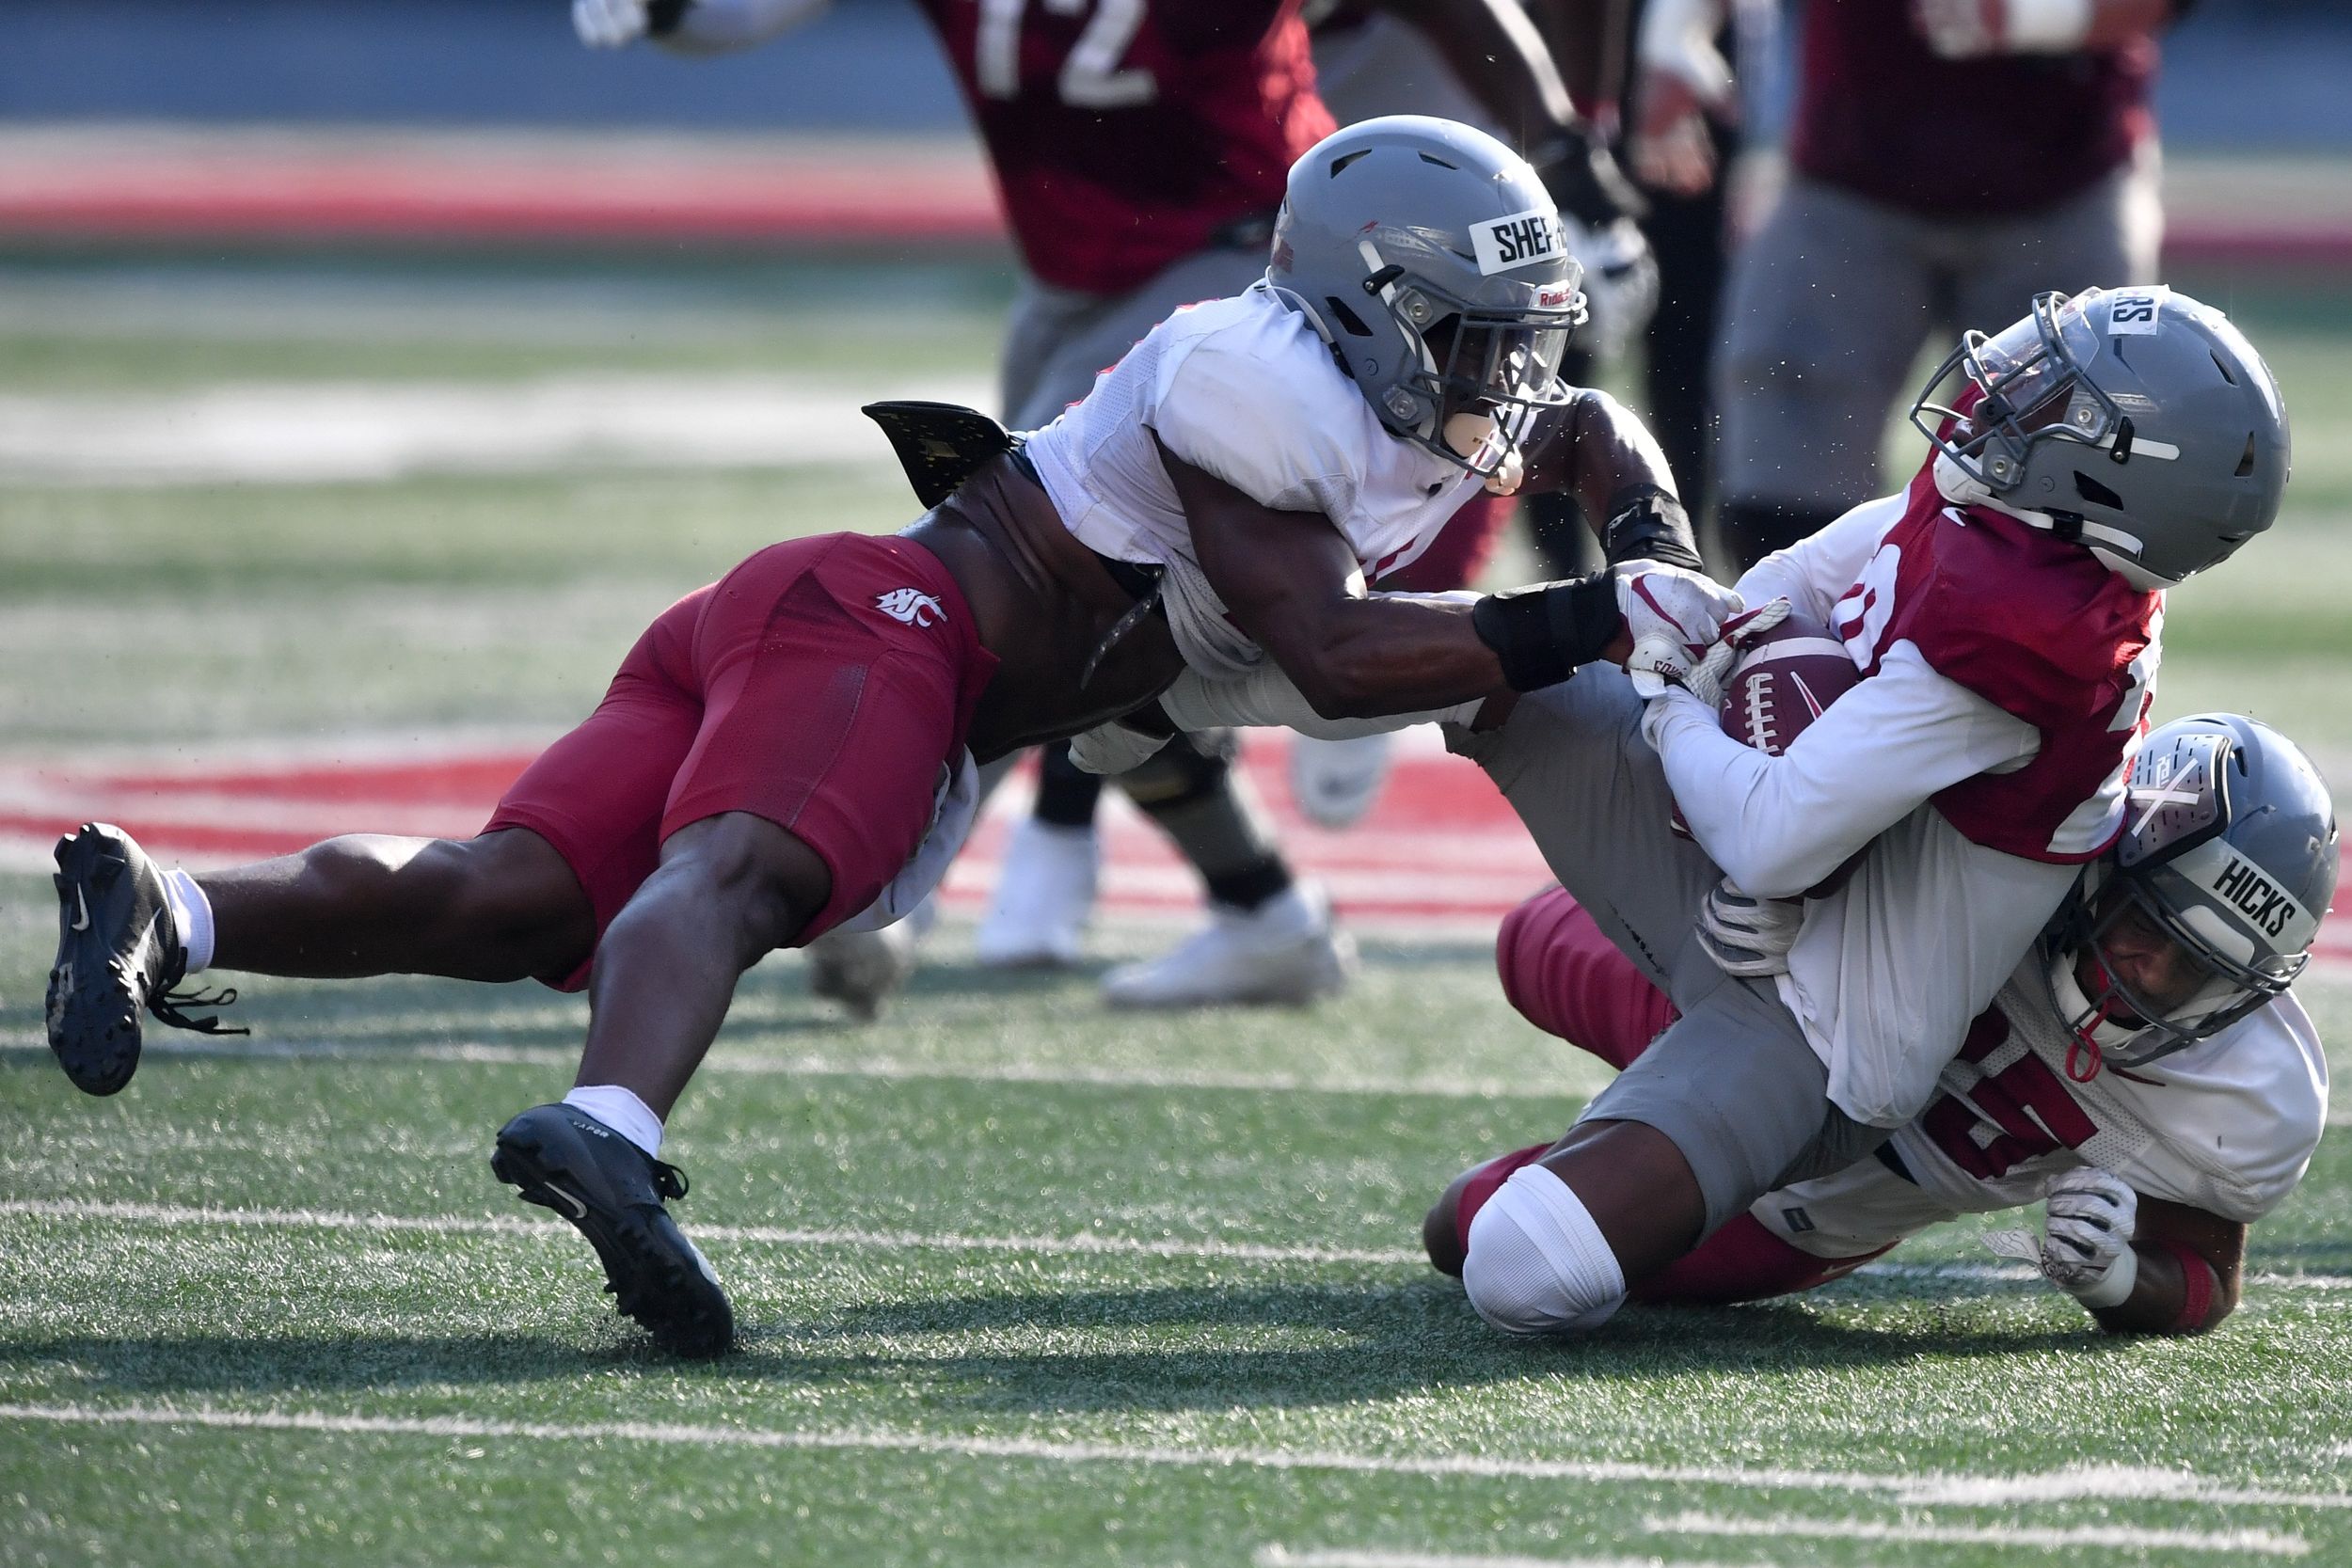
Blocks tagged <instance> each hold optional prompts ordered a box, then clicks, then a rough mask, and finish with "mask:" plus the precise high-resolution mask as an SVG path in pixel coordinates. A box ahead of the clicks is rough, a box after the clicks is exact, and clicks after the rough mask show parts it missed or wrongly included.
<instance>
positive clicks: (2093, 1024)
mask: <svg viewBox="0 0 2352 1568" xmlns="http://www.w3.org/2000/svg"><path fill="white" fill-rule="evenodd" d="M2193 918H2194V917H2193V914H2192V913H2191V911H2189V910H2186V909H2183V908H2179V907H2176V906H2175V905H2174V904H2173V902H2172V901H2171V900H2169V899H2168V898H2167V897H2166V896H2165V891H2164V889H2163V887H2162V884H2161V879H2158V878H2155V877H2152V876H2142V875H2138V874H2136V873H2134V872H2129V871H2118V872H2114V873H2112V874H2111V875H2109V876H2107V877H2106V878H2105V879H2104V880H2101V881H2099V882H2098V883H2097V892H2096V893H2095V894H2091V895H2086V896H2083V897H2080V898H2078V899H2077V900H2076V901H2075V902H2074V905H2073V907H2072V908H2071V909H2070V911H2068V915H2067V917H2066V919H2065V921H2064V923H2063V924H2062V926H2061V927H2060V929H2059V931H2058V937H2057V940H2056V941H2055V942H2054V943H2053V944H2052V947H2053V962H2052V965H2051V971H2050V979H2051V985H2052V989H2053V990H2054V991H2055V992H2056V993H2057V996H2058V1004H2059V1012H2060V1013H2061V1015H2062V1016H2063V1017H2064V1022H2065V1023H2066V1025H2067V1028H2068V1030H2069V1032H2070V1033H2072V1034H2073V1035H2074V1037H2075V1038H2076V1040H2077V1041H2079V1042H2080V1043H2081V1044H2082V1045H2083V1046H2084V1047H2086V1048H2087V1049H2088V1050H2089V1052H2090V1053H2091V1062H2092V1065H2091V1067H2090V1069H2089V1070H2088V1071H2083V1072H2081V1073H2080V1076H2082V1077H2086V1078H2087V1077H2090V1076H2091V1075H2093V1074H2094V1073H2095V1072H2096V1071H2097V1066H2096V1064H2097V1062H2098V1061H2099V1060H2100V1059H2104V1060H2106V1062H2108V1063H2111V1064H2113V1065H2114V1066H2117V1067H2123V1068H2132V1067H2141V1066H2145V1065H2146V1064H2148V1063H2150V1062H2153V1061H2155V1060H2157V1059H2159V1058H2160V1057H2164V1056H2169V1055H2171V1054H2172V1053H2174V1052H2177V1051H2183V1050H2185V1049H2187V1048H2188V1047H2189V1046H2192V1045H2195V1044H2196V1043H2197V1042H2198V1041H2200V1040H2202V1039H2206V1038H2209V1037H2212V1036H2214V1035H2217V1034H2219V1033H2220V1032H2221V1031H2222V1030H2224V1029H2226V1028H2228V1027H2229V1026H2230V1025H2231V1024H2233V1023H2235V1022H2238V1021H2239V1020H2240V1019H2242V1018H2244V1017H2246V1016H2247V1015H2248V1014H2249V1013H2251V1012H2252V1011H2254V1009H2255V1008H2257V1007H2260V1006H2264V1005H2265V1003H2267V1002H2269V1001H2271V1000H2272V999H2273V998H2275V997H2278V996H2280V995H2283V994H2284V993H2285V991H2286V990H2287V988H2288V987H2289V986H2290V985H2292V984H2293V983H2294V981H2295V977H2296V975H2297V974H2300V973H2302V970H2303V966H2304V965H2305V964H2306V963H2308V962H2310V961H2311V955H2310V954H2309V953H2292V954H2282V953H2268V954H2264V953H2260V952H2259V951H2251V952H2249V953H2248V954H2247V955H2246V956H2245V957H2243V958H2241V957H2237V956H2234V955H2232V954H2230V953H2226V952H2223V951H2222V950H2221V949H2220V947H2219V946H2218V945H2217V943H2216V942H2213V941H2210V940H2208V939H2207V938H2206V937H2205V936H2202V935H2201V934H2200V933H2199V932H2198V931H2197V930H2195V929H2192V928H2191V925H2190V921H2191V920H2192V919H2193ZM2199 924H2211V922H2201V923H2199ZM2240 944H2241V945H2247V946H2249V947H2250V944H2245V943H2242V942H2241V943H2240ZM2127 956H2130V957H2128V958H2127ZM2133 974H2137V976H2138V977H2137V979H2134V978H2132V977H2131V975H2133ZM2068 1070H2069V1071H2070V1072H2075V1071H2076V1070H2077V1069H2076V1068H2075V1064H2074V1053H2072V1052H2070V1053H2069V1060H2068Z"/></svg>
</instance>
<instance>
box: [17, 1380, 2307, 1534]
mask: <svg viewBox="0 0 2352 1568" xmlns="http://www.w3.org/2000/svg"><path fill="white" fill-rule="evenodd" d="M0 1421H26V1422H41V1423H47V1424H52V1425H78V1426H131V1427H200V1428H206V1429H213V1430H227V1431H244V1432H312V1433H329V1434H335V1435H383V1436H416V1437H435V1438H450V1437H473V1438H518V1439H525V1440H531V1441H538V1442H551V1443H561V1444H564V1445H565V1446H567V1447H577V1446H578V1445H580V1444H582V1443H591V1442H598V1441H607V1442H632V1443H657V1444H669V1445H676V1446H684V1447H692V1448H707V1449H803V1450H842V1449H848V1450H868V1451H871V1450H886V1451H892V1452H900V1453H927V1454H951V1455H957V1456H961V1457H970V1458H986V1459H1015V1460H1035V1461H1039V1462H1041V1463H1045V1464H1056V1465H1091V1464H1108V1465H1170V1466H1177V1465H1181V1466H1187V1467H1197V1468H1205V1469H1232V1468H1236V1467H1239V1468H1248V1469H1260V1470H1284V1471H1288V1470H1329V1471H1334V1472H1339V1473H1343V1474H1354V1475H1403V1476H1438V1477H1472V1478H1477V1479H1483V1480H1502V1481H1590V1482H1599V1483H1607V1482H1613V1481H1630V1482H1639V1483H1648V1484H1665V1485H1677V1486H1737V1487H1752V1488H1756V1489H1757V1490H1762V1491H1774V1490H1781V1491H1812V1492H1852V1493H1865V1494H1869V1495H1872V1496H1883V1497H1889V1498H1891V1499H1892V1500H1894V1501H1896V1502H1909V1501H1912V1500H1913V1497H1912V1493H1913V1491H1914V1490H1915V1488H1916V1487H1918V1486H1919V1485H1920V1484H1922V1483H1923V1482H1924V1483H1928V1484H1935V1483H1957V1482H1964V1483H1966V1484H1968V1485H1971V1486H1976V1487H1979V1488H1980V1489H1982V1490H1983V1491H1984V1492H1985V1494H1986V1495H1987V1497H1993V1496H1994V1494H1996V1493H1997V1492H1998V1490H1999V1488H2000V1487H2001V1485H2002V1484H2003V1483H2004V1482H2005V1481H2010V1480H2021V1481H2033V1480H2038V1479H2040V1478H2035V1477H2018V1478H2008V1477H2000V1476H1981V1477H1969V1476H1951V1475H1939V1474H1936V1473H1933V1472H1931V1473H1929V1474H1927V1475H1923V1476H1894V1475H1873V1474H1870V1473H1867V1472H1857V1471H1836V1470H1788V1469H1772V1468H1765V1467H1750V1466H1745V1465H1638V1464H1630V1463H1613V1462H1610V1461H1604V1460H1565V1459H1503V1458H1496V1457H1493V1456H1489V1455H1485V1454H1435V1455H1425V1456H1414V1455H1391V1454H1366V1453H1340V1452H1332V1451H1329V1450H1316V1449H1247V1448H1229V1447H1200V1448H1172V1447H1161V1446H1157V1445H1152V1444H1124V1443H1076V1442H1052V1441H1047V1440H1045V1439H1041V1438H1029V1437H978V1436H966V1435H960V1434H957V1433H925V1432H890V1431H871V1430H869V1431H862V1432H860V1431H849V1432H782V1431H774V1430H762V1429H759V1428H754V1427H739V1426H689V1425H684V1424H675V1423H667V1422H655V1421H583V1422H578V1423H551V1422H535V1421H492V1420H482V1419H478V1418H472V1417H453V1416H431V1417H411V1416H356V1415H338V1414H335V1413H332V1412H328V1411H315V1410H223V1409H218V1408H215V1407H213V1406H209V1405H192V1406H179V1405H143V1404H130V1405H96V1404H0ZM2130 1474H2136V1473H2130ZM2149 1474H2151V1475H2162V1476H2163V1477H2165V1478H2166V1479H2167V1480H2168V1481H2169V1492H2167V1493H2165V1494H2163V1495H2164V1496H2167V1497H2170V1498H2171V1499H2172V1500H2175V1501H2181V1502H2205V1503H2221V1504H2235V1505H2240V1506H2248V1507H2265V1508H2325V1509H2341V1508H2347V1507H2352V1492H2338V1493H2329V1492H2321V1493H2285V1492H2268V1491H2262V1490H2257V1489H2249V1488H2236V1487H2224V1486H2217V1485H2216V1484H2214V1483H2212V1482H2210V1481H2201V1480H2200V1479H2199V1478H2197V1477H2195V1476H2193V1475H2189V1474H2187V1473H2185V1472H2182V1471H2177V1470H2168V1471H2161V1472H2149ZM2078 1495H2079V1496H2083V1497H2106V1496H2114V1497H2148V1496H2153V1495H2156V1494H2153V1493H2152V1492H2148V1491H2142V1490H2139V1489H2137V1487H2136V1486H2135V1487H2134V1488H2133V1489H2130V1490H2124V1491H2120V1492H2116V1493H2112V1494H2109V1493H2104V1492H2084V1493H2081V1494H2078ZM1980 1506H1988V1507H1989V1506H1997V1505H1996V1504H1995V1503H1994V1502H1987V1503H1986V1504H1983V1505H1980Z"/></svg>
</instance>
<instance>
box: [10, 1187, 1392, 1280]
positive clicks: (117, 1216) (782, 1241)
mask: <svg viewBox="0 0 2352 1568" xmlns="http://www.w3.org/2000/svg"><path fill="white" fill-rule="evenodd" d="M12 1214H21V1215H24V1216H26V1217H29V1218H39V1219H96V1220H116V1221H126V1222H131V1223H135V1224H142V1225H162V1226H229V1227H258V1228H272V1229H292V1230H377V1231H383V1230H408V1231H421V1232H424V1233H425V1234H428V1235H446V1236H487V1235H527V1236H548V1237H559V1236H568V1235H569V1234H570V1232H569V1230H568V1229H567V1227H565V1226H564V1224H563V1223H562V1222H561V1221H558V1220H529V1219H510V1218H470V1217H468V1216H464V1215H457V1214H423V1215H403V1214H356V1213H349V1212H342V1211H339V1210H331V1209H196V1208H188V1207H184V1206H183V1205H179V1204H170V1203H101V1202H86V1201H82V1200H78V1199H71V1198H59V1199H42V1198H29V1199H27V1198H15V1199H8V1200H7V1201H0V1216H6V1215H12ZM693 1231H694V1239H695V1240H696V1241H698V1242H706V1243H707V1242H740V1243H765V1244H768V1245H773V1246H839V1247H873V1248H878V1249H884V1250H890V1249H899V1250H926V1251H938V1252H1028V1253H1038V1254H1041V1255H1044V1256H1048V1257H1123V1258H1205V1259H1216V1260H1217V1261H1224V1262H1253V1263H1373V1264H1402V1263H1423V1262H1426V1260H1427V1259H1425V1258H1424V1257H1423V1256H1422V1253H1420V1252H1419V1251H1406V1250H1405V1249H1403V1248H1372V1247H1320V1246H1270V1245H1266V1244H1264V1243H1257V1242H1179V1241H1163V1240H1156V1239H1153V1238H1151V1237H1138V1236H1096V1235H1090V1234H1084V1233H1082V1234H1079V1235H1076V1236H968V1235H963V1234H960V1233H957V1232H953V1231H945V1232H938V1233H930V1232H919V1231H911V1230H856V1229H804V1228H800V1227H790V1226H777V1225H698V1226H695V1227H693Z"/></svg>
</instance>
